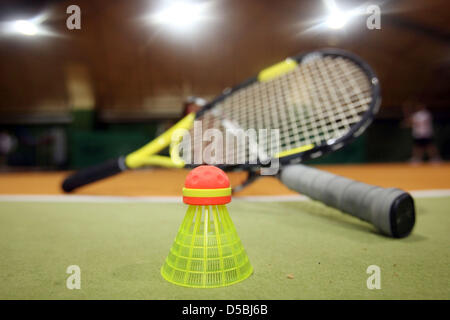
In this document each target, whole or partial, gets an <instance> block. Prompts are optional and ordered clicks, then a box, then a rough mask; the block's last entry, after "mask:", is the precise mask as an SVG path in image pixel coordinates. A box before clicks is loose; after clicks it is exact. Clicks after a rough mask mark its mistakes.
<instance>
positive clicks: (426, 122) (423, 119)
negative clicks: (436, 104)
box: [411, 110, 433, 139]
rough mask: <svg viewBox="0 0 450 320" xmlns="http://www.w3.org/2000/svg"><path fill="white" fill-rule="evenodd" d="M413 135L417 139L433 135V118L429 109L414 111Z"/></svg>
mask: <svg viewBox="0 0 450 320" xmlns="http://www.w3.org/2000/svg"><path fill="white" fill-rule="evenodd" d="M411 118H412V119H411V120H412V135H413V137H414V138H416V139H423V138H431V137H432V136H433V119H432V117H431V113H430V112H429V111H427V110H420V111H417V112H414V113H413V115H412V117H411Z"/></svg>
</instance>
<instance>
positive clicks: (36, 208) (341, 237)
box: [0, 197, 450, 299]
mask: <svg viewBox="0 0 450 320" xmlns="http://www.w3.org/2000/svg"><path fill="white" fill-rule="evenodd" d="M186 208H187V206H186V205H184V204H177V203H143V202H139V203H135V202H126V203H91V202H85V203H82V202H52V203H50V202H8V201H2V202H0V257H1V258H0V298H1V299H449V298H450V268H449V265H450V246H449V244H450V197H442V198H428V199H417V200H416V208H417V211H418V213H417V224H416V228H415V229H414V231H413V234H412V235H411V236H410V237H408V238H406V239H400V240H398V239H391V238H387V237H384V236H381V235H379V234H377V233H376V232H375V231H374V229H372V227H371V226H370V225H368V224H366V223H364V222H361V221H359V220H357V219H355V218H353V217H349V216H346V215H343V214H342V213H340V212H338V211H335V210H332V209H329V208H327V207H325V206H323V205H322V204H320V203H317V202H312V201H303V202H276V203H275V202H247V201H243V200H241V201H233V202H232V203H230V204H229V205H228V209H229V211H230V215H231V218H232V219H233V221H234V224H235V225H236V229H237V231H238V234H239V235H240V237H241V240H242V243H243V245H244V247H245V248H246V250H247V253H248V256H249V258H250V261H251V263H252V265H253V267H254V274H253V275H252V276H251V277H250V278H248V279H247V280H245V281H243V282H241V283H238V284H235V285H232V286H230V287H225V288H216V289H190V288H184V287H178V286H176V285H173V284H170V283H168V282H166V281H165V280H163V278H162V277H161V275H160V267H161V265H162V264H163V262H164V259H165V258H166V256H167V254H168V252H169V249H170V247H171V245H172V241H173V239H174V237H175V235H176V233H177V230H178V227H179V225H180V223H181V221H182V219H183V216H184V214H185V211H186ZM70 265H78V266H79V267H80V268H81V289H80V290H69V289H67V288H66V279H67V277H69V274H67V273H66V268H67V267H68V266H70ZM370 265H377V266H379V267H380V268H381V289H380V290H369V289H368V288H367V286H366V281H367V278H368V277H369V275H368V274H367V273H366V269H367V267H368V266H370Z"/></svg>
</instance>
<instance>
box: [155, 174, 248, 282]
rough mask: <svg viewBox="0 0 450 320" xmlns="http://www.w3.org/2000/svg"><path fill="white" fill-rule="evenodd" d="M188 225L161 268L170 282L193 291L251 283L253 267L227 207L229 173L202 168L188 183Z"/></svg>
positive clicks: (184, 190)
mask: <svg viewBox="0 0 450 320" xmlns="http://www.w3.org/2000/svg"><path fill="white" fill-rule="evenodd" d="M183 201H184V203H186V204H189V208H188V210H187V212H186V215H185V217H184V220H183V222H182V224H181V226H180V229H179V230H178V234H177V236H176V238H175V241H174V243H173V245H172V248H171V249H170V252H169V255H168V257H167V259H166V261H165V263H164V265H163V266H162V268H161V274H162V276H163V278H164V279H166V280H167V281H169V282H171V283H174V284H177V285H181V286H186V287H192V288H215V287H223V286H228V285H231V284H233V283H236V282H239V281H242V280H244V279H246V278H248V277H249V276H250V275H251V274H252V272H253V268H252V266H251V264H250V261H249V259H248V257H247V254H246V252H245V250H244V247H243V246H242V244H241V240H240V239H239V236H238V234H237V232H236V229H235V227H234V225H233V222H232V221H231V218H230V215H229V213H228V211H227V208H226V206H225V204H226V203H228V202H230V201H231V188H230V182H229V180H228V177H227V175H226V174H225V172H223V171H222V170H220V169H219V168H217V167H213V166H199V167H197V168H195V169H194V170H192V171H191V172H190V173H189V175H188V176H187V178H186V182H185V187H184V188H183Z"/></svg>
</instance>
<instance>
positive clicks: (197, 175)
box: [183, 165, 231, 205]
mask: <svg viewBox="0 0 450 320" xmlns="http://www.w3.org/2000/svg"><path fill="white" fill-rule="evenodd" d="M184 187H185V189H186V188H187V189H203V190H204V189H227V188H230V180H229V179H228V176H227V175H226V173H225V172H223V170H221V169H219V168H217V167H214V166H207V165H204V166H199V167H197V168H195V169H193V170H192V171H191V172H189V174H188V175H187V177H186V180H185V182H184ZM183 201H184V203H187V204H194V205H219V204H225V203H228V202H230V201H231V194H230V195H227V196H207V197H206V196H199V197H191V196H186V195H184V196H183Z"/></svg>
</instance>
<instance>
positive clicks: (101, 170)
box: [62, 157, 126, 192]
mask: <svg viewBox="0 0 450 320" xmlns="http://www.w3.org/2000/svg"><path fill="white" fill-rule="evenodd" d="M124 170H126V165H125V157H119V158H116V159H111V160H108V161H106V162H104V163H102V164H99V165H95V166H92V167H89V168H86V169H82V170H80V171H77V172H75V173H74V174H72V175H70V176H69V177H67V178H66V179H64V181H63V184H62V189H63V190H64V191H65V192H71V191H73V190H75V189H77V188H79V187H82V186H84V185H87V184H89V183H92V182H95V181H98V180H101V179H104V178H107V177H110V176H113V175H115V174H117V173H119V172H122V171H124Z"/></svg>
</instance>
